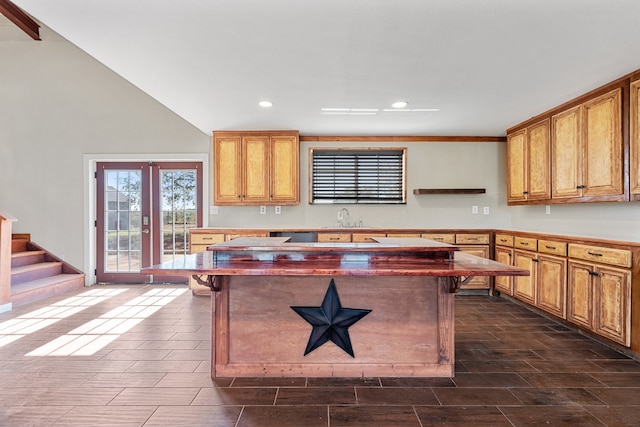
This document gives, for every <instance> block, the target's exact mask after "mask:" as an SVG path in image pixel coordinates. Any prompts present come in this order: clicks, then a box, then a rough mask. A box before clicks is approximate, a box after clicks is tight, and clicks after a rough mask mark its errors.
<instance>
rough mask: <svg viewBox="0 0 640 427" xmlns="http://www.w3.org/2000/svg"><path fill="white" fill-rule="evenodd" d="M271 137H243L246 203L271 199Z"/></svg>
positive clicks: (244, 200) (264, 201)
mask: <svg viewBox="0 0 640 427" xmlns="http://www.w3.org/2000/svg"><path fill="white" fill-rule="evenodd" d="M269 151H270V150H269V137H268V136H259V135H258V136H244V137H242V155H243V176H244V180H243V186H242V187H243V189H242V200H243V202H244V203H245V204H259V203H266V202H268V201H269Z"/></svg>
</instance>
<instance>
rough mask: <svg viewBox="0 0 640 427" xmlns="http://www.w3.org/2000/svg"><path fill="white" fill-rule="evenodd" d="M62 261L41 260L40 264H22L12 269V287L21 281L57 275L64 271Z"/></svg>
mask: <svg viewBox="0 0 640 427" xmlns="http://www.w3.org/2000/svg"><path fill="white" fill-rule="evenodd" d="M62 265H63V263H62V262H61V261H54V262H41V263H38V264H29V265H21V266H19V267H15V268H12V269H11V288H13V287H14V286H15V285H19V284H21V283H25V282H30V281H33V280H37V279H42V278H44V277H48V276H55V275H57V274H60V273H62Z"/></svg>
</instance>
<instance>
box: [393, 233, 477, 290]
mask: <svg viewBox="0 0 640 427" xmlns="http://www.w3.org/2000/svg"><path fill="white" fill-rule="evenodd" d="M387 236H389V235H388V234H387ZM460 250H461V251H462V252H465V253H468V254H471V255H475V256H477V257H480V258H489V246H484V245H482V246H481V245H478V246H460ZM460 289H489V277H487V276H475V277H474V278H473V279H471V280H469V281H468V282H467V283H465V284H464V285H462V286H460Z"/></svg>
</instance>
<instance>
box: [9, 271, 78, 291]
mask: <svg viewBox="0 0 640 427" xmlns="http://www.w3.org/2000/svg"><path fill="white" fill-rule="evenodd" d="M80 278H84V274H76V273H74V274H57V275H55V276H49V277H44V278H42V279H36V280H31V281H29V282H25V283H20V284H18V285H13V286H11V295H15V294H18V293H20V292H26V291H30V290H33V289H37V288H42V287H46V286H51V285H55V284H60V283H63V282H68V281H70V280H74V279H80ZM83 283H84V279H83Z"/></svg>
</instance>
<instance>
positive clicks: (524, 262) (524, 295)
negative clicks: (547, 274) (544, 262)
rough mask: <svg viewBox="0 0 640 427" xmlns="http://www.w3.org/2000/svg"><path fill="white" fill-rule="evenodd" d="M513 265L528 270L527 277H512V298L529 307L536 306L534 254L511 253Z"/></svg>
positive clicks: (535, 259)
mask: <svg viewBox="0 0 640 427" xmlns="http://www.w3.org/2000/svg"><path fill="white" fill-rule="evenodd" d="M513 265H514V266H516V267H520V268H523V269H525V270H529V274H530V275H529V276H514V277H513V296H514V297H516V298H518V299H521V300H522V301H525V302H528V303H529V304H531V305H535V304H536V275H537V273H538V260H537V258H536V253H535V252H527V251H518V250H514V251H513Z"/></svg>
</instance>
